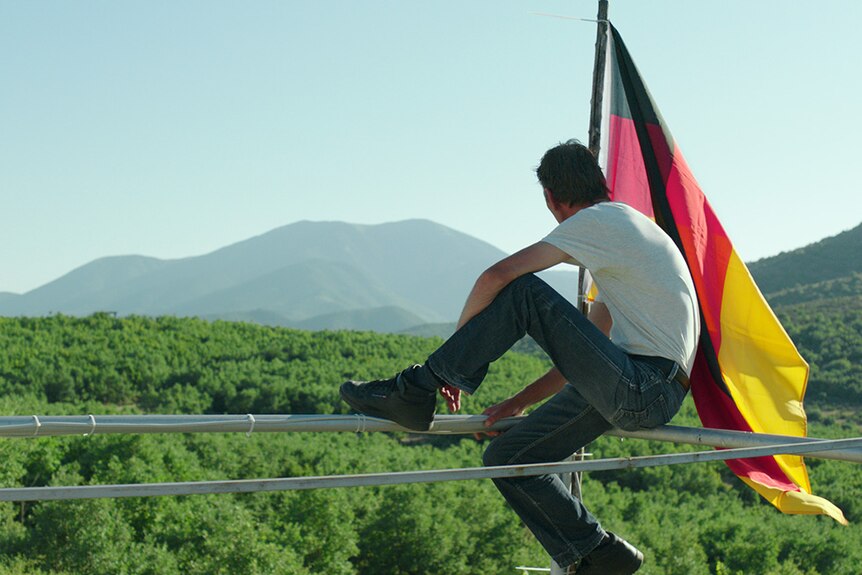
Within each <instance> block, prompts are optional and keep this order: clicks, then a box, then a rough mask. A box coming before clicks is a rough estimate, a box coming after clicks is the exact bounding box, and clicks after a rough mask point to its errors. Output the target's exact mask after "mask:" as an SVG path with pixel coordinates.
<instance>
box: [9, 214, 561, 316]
mask: <svg viewBox="0 0 862 575" xmlns="http://www.w3.org/2000/svg"><path fill="white" fill-rule="evenodd" d="M504 256H505V254H504V253H503V252H502V251H500V250H499V249H497V248H495V247H494V246H492V245H490V244H488V243H485V242H483V241H481V240H478V239H476V238H473V237H471V236H468V235H466V234H463V233H460V232H457V231H455V230H452V229H450V228H447V227H445V226H442V225H439V224H435V223H433V222H430V221H427V220H408V221H402V222H395V223H388V224H381V225H356V224H348V223H343V222H309V221H302V222H297V223H295V224H290V225H287V226H283V227H280V228H276V229H274V230H272V231H270V232H267V233H265V234H262V235H260V236H256V237H253V238H249V239H247V240H244V241H241V242H238V243H235V244H232V245H229V246H226V247H224V248H221V249H218V250H216V251H214V252H211V253H208V254H204V255H201V256H196V257H189V258H182V259H176V260H160V259H156V258H151V257H144V256H112V257H106V258H101V259H98V260H95V261H93V262H90V263H88V264H86V265H84V266H81V267H79V268H77V269H75V270H73V271H71V272H69V273H68V274H66V275H64V276H62V277H60V278H58V279H56V280H54V281H52V282H50V283H48V284H46V285H44V286H41V287H39V288H37V289H34V290H32V291H30V292H28V293H25V294H22V295H18V294H3V295H2V297H0V315H7V316H9V315H45V314H50V313H65V314H70V315H86V314H90V313H93V312H96V311H110V312H115V313H117V314H120V315H129V314H140V315H177V316H199V317H205V318H209V319H233V320H236V319H242V320H247V321H255V322H257V323H265V324H270V325H285V326H292V327H302V328H308V329H311V328H314V329H326V328H337V327H344V328H355V329H375V330H380V331H400V330H403V329H406V328H409V327H411V326H414V325H417V324H423V323H429V322H450V321H454V320H455V319H456V318H457V317H458V314H459V313H460V311H461V306H462V305H463V302H464V300H465V298H466V296H467V293H468V292H469V290H470V288H471V287H472V284H473V281H475V279H476V277H477V276H478V274H479V273H480V272H481V271H482V270H484V269H485V268H487V267H488V266H489V265H490V264H492V263H493V262H495V261H497V260H499V259H500V258H502V257H504ZM546 277H547V278H548V281H549V282H550V283H552V285H555V286H557V287H559V286H561V285H562V286H563V287H564V289H563V291H564V292H567V293H569V294H571V292H572V290H573V289H574V288H575V283H576V282H575V281H574V280H572V279H571V278H573V277H575V276H574V274H570V273H564V272H550V273H548V274H547V276H546ZM384 328H385V329H384Z"/></svg>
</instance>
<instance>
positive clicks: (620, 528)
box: [0, 311, 862, 575]
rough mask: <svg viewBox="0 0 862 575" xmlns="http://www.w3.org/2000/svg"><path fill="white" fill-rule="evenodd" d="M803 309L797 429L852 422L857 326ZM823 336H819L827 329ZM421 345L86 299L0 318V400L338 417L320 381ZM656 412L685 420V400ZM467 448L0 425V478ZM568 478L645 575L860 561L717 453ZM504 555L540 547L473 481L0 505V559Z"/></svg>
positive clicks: (475, 405) (283, 561) (453, 455)
mask: <svg viewBox="0 0 862 575" xmlns="http://www.w3.org/2000/svg"><path fill="white" fill-rule="evenodd" d="M821 313H826V312H820V311H818V312H816V313H813V314H812V315H811V317H808V316H806V315H804V314H795V315H794V316H793V318H792V321H789V322H788V326H789V327H788V329H791V330H792V331H794V332H795V334H799V335H800V336H801V337H800V341H801V343H800V346H801V347H802V348H803V349H804V350H808V349H810V350H811V352H813V353H814V354H817V355H816V360H813V363H814V368H815V369H814V370H813V372H812V384H811V392H812V394H813V395H812V397H813V398H814V399H815V401H819V400H818V399H817V398H820V397H821V396H822V398H823V401H822V402H821V403H820V404H819V406H818V405H816V404H815V405H813V406H812V403H811V402H809V403H808V404H807V407H808V408H809V410H812V408H813V409H814V411H815V412H817V413H818V416H817V417H816V418H812V429H811V435H819V436H848V435H858V432H859V421H858V419H855V418H854V416H853V412H852V411H851V410H850V409H849V407H852V405H858V403H857V404H853V403H852V401H853V398H854V397H856V396H855V395H852V393H854V392H848V393H850V395H844V396H841V397H842V401H844V410H843V411H840V412H839V411H836V409H837V408H836V407H835V406H834V405H833V404H831V403H829V402H828V401H826V400H828V399H830V397H831V394H832V393H833V392H835V391H834V390H838V391H840V392H842V393H843V392H844V391H846V388H847V387H848V386H847V385H845V384H846V383H847V382H844V383H842V380H841V377H843V376H842V374H845V375H847V374H850V373H853V372H852V370H853V369H855V368H854V366H855V365H858V363H859V362H858V361H856V360H850V359H848V361H849V362H850V367H849V368H847V369H844V368H845V367H847V366H844V364H843V363H841V362H840V360H841V359H842V358H852V357H855V356H854V355H853V353H858V349H857V348H858V343H859V340H860V339H862V330H860V325H862V322H860V321H859V316H858V315H855V316H854V315H852V314H851V315H850V316H847V317H843V316H842V317H843V319H840V321H839V320H838V319H836V320H834V322H832V323H827V322H826V320H824V319H823V318H822V317H820V315H818V314H821ZM830 317H832V316H830ZM829 321H832V320H829ZM824 325H825V326H827V327H825V328H824V327H823V326H824ZM824 329H825V330H826V331H823V330H824ZM839 330H841V331H840V337H839V338H838V340H836V339H835V338H834V337H832V336H830V335H829V334H830V333H834V332H836V331H839ZM821 331H823V332H822V333H821ZM854 334H855V335H854ZM854 342H855V343H854ZM437 343H439V340H434V339H425V338H415V337H406V336H392V335H379V334H369V333H355V332H320V333H309V332H300V331H291V330H284V329H274V328H266V327H261V326H254V325H246V324H234V323H227V322H215V323H208V322H204V321H199V320H193V319H176V318H157V319H151V318H141V317H131V318H122V319H120V318H115V317H112V316H110V315H105V314H97V315H95V316H91V317H87V318H80V319H75V318H69V317H63V316H56V317H50V318H40V319H27V318H22V319H0V413H3V414H7V415H12V414H15V415H29V414H33V413H38V414H43V413H45V414H73V413H144V412H161V413H223V412H229V413H249V412H253V413H344V412H346V409H345V406H344V405H342V404H341V402H339V401H338V398H337V386H338V383H340V382H341V381H342V380H343V379H344V378H345V377H353V376H358V377H365V376H380V375H383V374H388V373H394V372H395V371H396V370H398V369H400V368H401V367H403V366H404V365H406V364H408V363H410V362H413V361H421V360H422V359H424V357H425V356H426V355H427V354H428V353H429V352H430V351H431V350H433V349H434V347H435V346H436V345H437ZM806 346H811V347H810V348H809V347H806ZM854 346H855V347H854ZM854 350H856V351H854ZM848 354H849V355H848ZM809 359H811V358H809ZM835 362H838V363H835ZM833 364H834V365H833ZM828 365H833V366H832V367H829V368H827V366H828ZM546 366H547V364H546V363H545V360H543V359H542V358H540V357H534V356H526V355H515V354H512V355H508V356H506V357H504V358H503V359H502V360H501V361H499V362H497V364H495V365H494V366H492V370H491V372H490V375H489V379H488V381H487V382H486V384H485V386H483V388H482V389H481V390H480V391H479V393H478V394H477V395H476V396H473V397H469V398H466V399H465V409H466V411H467V412H473V413H475V412H479V411H481V409H482V408H483V407H484V406H486V405H489V404H491V403H493V402H495V401H498V400H499V399H502V398H503V397H505V396H506V395H508V394H510V393H512V392H513V391H514V390H516V389H517V388H519V386H521V385H523V383H524V382H526V381H529V380H531V379H532V378H534V377H536V376H537V375H539V374H540V373H542V372H543V370H544V369H545V368H546ZM842 366H843V367H842ZM848 369H849V370H850V371H848ZM815 373H816V374H821V375H822V374H827V373H831V374H833V376H830V377H833V379H829V378H827V377H825V376H824V377H820V375H818V377H819V379H817V378H815V377H814V375H815ZM836 378H837V379H836ZM857 381H858V378H857ZM824 389H825V390H824ZM821 391H822V393H821ZM441 407H442V404H441ZM675 423H680V424H685V425H695V424H696V415H695V413H694V410H693V407H692V405H691V404H690V402H689V403H687V404H686V405H685V407H684V409H683V412H682V413H680V414H679V415H678V417H677V419H676V420H675ZM417 437H418V438H420V439H418V440H417ZM482 448H483V446H482V445H481V444H480V443H477V442H476V441H474V440H472V439H466V438H465V439H453V438H421V436H403V435H399V434H253V435H252V436H251V437H249V438H247V437H245V436H244V435H243V434H236V435H230V434H200V435H192V434H187V435H129V436H99V435H96V436H93V437H86V438H81V437H65V438H41V439H35V440H34V439H3V440H0V485H2V486H15V485H49V484H54V485H79V484H104V483H136V482H156V481H196V480H206V479H225V478H254V477H285V476H300V475H323V474H339V473H363V472H379V471H398V470H415V469H432V468H446V467H469V466H476V465H479V464H480V461H481V451H482ZM690 449H693V448H691V447H685V446H674V445H671V444H664V443H657V442H640V441H632V440H621V439H618V438H611V437H606V438H602V439H600V440H599V441H597V442H596V443H595V444H594V445H593V446H592V447H591V451H592V452H593V454H594V456H595V457H614V456H620V455H638V454H646V453H660V452H670V451H680V450H690ZM809 466H810V472H811V476H812V481H813V483H814V487H815V490H816V492H817V493H818V494H820V495H823V496H825V497H828V498H831V499H832V500H833V501H834V502H835V503H836V504H838V505H839V506H842V507H843V509H844V511H845V513H846V514H847V516H848V519H850V521H851V522H858V521H859V520H862V506H860V504H859V503H857V500H858V499H859V497H860V496H862V474H860V473H859V472H858V467H856V466H854V465H852V464H842V463H837V462H826V461H814V460H812V461H810V462H809ZM585 493H586V500H587V502H588V504H589V505H590V507H591V508H593V509H594V510H595V511H596V512H597V514H598V515H599V516H600V517H601V518H602V520H603V522H604V524H605V526H606V527H607V528H609V529H612V530H614V531H617V532H620V533H621V534H623V535H625V536H626V537H627V538H630V539H631V540H633V541H635V542H637V543H638V544H639V546H641V547H642V548H644V550H645V551H646V552H647V553H648V563H647V565H646V566H645V567H644V569H643V572H644V573H647V574H673V575H692V574H701V573H702V574H723V575H730V574H733V575H736V574H774V575H778V574H781V575H812V574H816V573H824V574H825V573H829V574H847V575H851V574H852V575H855V574H856V573H858V566H859V565H860V564H862V544H860V543H862V537H860V535H859V533H858V530H857V529H856V528H854V527H851V528H849V529H848V528H842V527H840V526H838V525H836V524H835V523H834V522H832V521H831V520H829V519H825V518H822V517H801V516H784V515H781V514H780V513H778V512H777V511H775V510H774V509H773V508H772V507H771V506H770V505H768V504H766V503H764V502H762V501H760V499H759V498H758V497H757V496H756V495H755V494H753V492H751V491H750V490H749V489H748V488H746V487H744V486H742V484H741V483H740V482H739V481H738V480H737V479H736V478H734V477H733V476H732V474H730V473H729V472H728V471H727V469H726V468H725V467H724V466H723V465H721V464H701V465H687V466H678V467H673V468H671V467H664V468H654V469H646V470H637V471H628V472H605V473H595V474H592V475H590V476H589V477H588V478H587V481H586V484H585ZM519 564H528V565H537V566H542V565H546V564H547V558H546V557H545V555H544V553H543V552H542V550H541V548H540V547H539V546H538V545H537V544H536V543H535V541H533V539H532V538H531V537H530V536H529V534H528V533H527V532H526V531H525V530H524V529H523V528H522V527H521V526H520V525H519V524H518V521H517V519H516V517H515V516H514V514H513V513H512V512H511V511H510V510H509V509H507V507H506V505H505V503H504V502H503V500H502V498H500V497H499V495H498V494H497V492H496V490H495V489H494V487H493V485H492V484H491V483H490V482H488V481H473V482H457V483H441V484H430V485H409V486H393V487H381V488H360V489H349V490H347V489H339V490H320V491H304V492H286V493H267V494H250V495H213V496H190V497H156V498H127V499H109V500H99V501H75V502H41V503H27V504H23V505H22V504H11V503H3V504H0V575H4V574H13V573H15V574H28V575H37V574H39V575H41V574H47V573H61V574H62V573H67V574H72V573H93V574H99V573H105V574H107V573H111V574H121V573H128V574H132V573H135V574H137V573H141V574H148V573H152V574H156V573H158V574H170V573H192V574H194V573H201V574H204V573H249V574H253V573H297V574H311V573H327V574H330V573H335V574H344V575H350V574H355V573H362V574H366V573H367V574H375V575H377V574H380V575H385V574H403V575H406V574H420V573H440V574H442V573H445V574H447V575H457V574H474V573H475V574H478V573H513V572H514V569H513V567H514V566H515V565H519Z"/></svg>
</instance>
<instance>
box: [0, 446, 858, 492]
mask: <svg viewBox="0 0 862 575" xmlns="http://www.w3.org/2000/svg"><path fill="white" fill-rule="evenodd" d="M840 448H857V449H858V448H862V438H854V439H838V440H828V441H818V442H815V443H814V444H811V443H802V444H800V443H791V444H782V445H769V446H765V447H749V448H741V449H726V450H722V451H700V452H694V453H668V454H662V455H647V456H642V457H622V458H614V459H599V460H593V461H575V462H568V461H566V462H559V463H537V464H530V465H505V466H499V467H471V468H465V469H437V470H430V471H402V472H394V473H369V474H362V475H335V476H332V475H330V476H322V477H287V478H279V479H240V480H228V481H200V482H187V483H146V484H132V485H82V486H72V487H21V488H8V489H0V501H47V500H59V499H99V498H109V497H111V498H113V497H146V496H160V495H203V494H212V493H258V492H269V491H295V490H306V489H321V488H335V487H369V486H380V485H400V484H408V483H435V482H441V481H462V480H467V479H490V478H495V477H509V478H517V477H528V476H534V475H547V474H552V473H562V472H570V473H571V472H575V471H584V472H590V471H609V470H619V469H639V468H643V467H657V466H665V465H676V464H682V463H696V462H708V461H726V460H728V459H743V458H749V457H761V456H765V455H777V454H784V455H792V454H802V453H808V452H811V451H815V450H821V451H828V450H831V449H840Z"/></svg>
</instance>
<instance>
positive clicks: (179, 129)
mask: <svg viewBox="0 0 862 575" xmlns="http://www.w3.org/2000/svg"><path fill="white" fill-rule="evenodd" d="M596 10H597V2H596V1H595V0H568V1H562V0H543V1H528V0H472V1H466V2H465V1H455V0H437V1H433V2H428V1H424V2H420V1H417V0H390V1H380V0H363V1H358V0H279V1H265V0H256V1H254V2H239V1H236V0H232V1H224V0H205V1H195V0H184V1H181V2H176V1H175V0H146V1H135V0H125V1H120V2H106V1H104V0H100V1H88V0H76V1H74V2H62V1H60V0H50V1H48V0H28V1H27V2H23V1H20V0H0V78H2V79H3V82H2V88H0V209H2V226H0V292H3V291H8V292H14V293H24V292H27V291H29V290H31V289H34V288H36V287H38V286H40V285H42V284H44V283H47V282H49V281H51V280H53V279H56V278H57V277H59V276H61V275H63V274H65V273H67V272H69V271H71V270H73V269H74V268H76V267H79V266H81V265H83V264H86V263H87V262H90V261H92V260H94V259H97V258H100V257H104V256H111V255H129V254H140V255H147V256H152V257H158V258H164V259H173V258H182V257H189V256H195V255H200V254H204V253H207V252H210V251H213V250H215V249H218V248H220V247H223V246H225V245H229V244H231V243H234V242H237V241H240V240H243V239H246V238H249V237H252V236H255V235H259V234H262V233H265V232H267V231H269V230H271V229H273V228H276V227H279V226H283V225H286V224H290V223H293V222H296V221H300V220H313V221H333V220H338V221H347V222H353V223H361V224H378V223H384V222H391V221H399V220H405V219H412V218H425V219H430V220H433V221H435V222H438V223H440V224H443V225H446V226H449V227H451V228H454V229H456V230H458V231H461V232H464V233H466V234H469V235H471V236H474V237H477V238H479V239H482V240H484V241H486V242H488V243H490V244H493V245H494V246H496V247H498V248H500V249H502V250H504V251H506V252H513V251H516V250H517V249H520V248H521V247H524V246H526V245H529V244H531V243H533V242H535V241H537V240H539V239H541V238H542V237H544V235H545V234H546V233H547V232H549V231H550V229H551V228H552V227H553V225H554V221H553V219H552V217H551V215H550V214H549V213H548V212H547V210H546V208H545V206H544V203H543V200H542V195H541V189H540V188H539V186H538V184H537V182H536V178H535V173H534V169H535V167H536V166H537V165H538V162H539V159H540V158H541V156H542V154H543V153H544V151H545V150H546V149H548V148H550V147H552V146H554V145H555V144H557V143H558V142H560V141H564V140H567V139H569V138H579V139H581V140H582V141H586V140H587V125H588V120H589V107H590V90H591V80H592V66H593V50H594V43H595V24H593V23H588V22H580V21H575V20H566V19H560V18H551V17H547V16H538V15H535V14H534V13H536V12H539V13H550V14H557V15H563V16H571V17H579V18H595V14H596ZM610 19H611V21H612V22H613V23H614V25H615V26H616V27H617V29H618V30H619V31H620V33H621V35H622V37H623V39H624V40H625V42H626V44H627V46H628V48H629V51H630V52H631V54H632V57H633V58H634V59H635V62H636V64H637V65H638V68H639V69H640V71H641V74H642V75H643V77H644V79H645V81H646V83H647V85H648V86H649V88H650V91H651V93H652V95H653V97H654V99H655V101H656V103H657V105H658V107H659V108H660V110H661V112H662V115H663V116H664V119H665V121H666V122H667V124H668V126H669V128H670V130H671V132H672V133H673V135H674V138H675V140H676V142H677V145H678V147H679V149H681V150H682V152H683V154H684V155H685V158H686V161H687V163H688V165H689V167H690V168H691V169H692V171H693V173H694V175H695V177H696V178H697V179H698V181H699V183H700V185H701V188H702V189H703V191H704V193H705V194H706V196H707V198H709V201H710V203H711V204H712V205H713V207H714V208H715V210H716V212H717V214H718V216H719V218H720V219H721V221H722V223H723V225H724V227H725V228H726V230H727V232H728V234H729V236H730V238H731V240H732V241H733V243H734V245H735V247H736V249H737V251H738V253H739V254H740V255H741V257H742V258H743V259H744V260H746V261H753V260H756V259H759V258H762V257H766V256H770V255H775V254H777V253H779V252H781V251H787V250H792V249H795V248H797V247H801V246H804V245H806V244H809V243H811V242H814V241H817V240H820V239H822V238H824V237H827V236H831V235H835V234H837V233H839V232H841V231H843V230H846V229H849V228H852V227H854V226H856V225H857V224H859V223H860V221H862V194H860V191H861V190H860V189H859V187H860V186H859V183H858V179H857V178H856V173H857V168H855V167H854V166H858V164H859V162H860V152H862V144H860V142H862V138H860V137H859V134H860V133H862V114H860V112H859V110H858V104H857V103H856V102H857V101H858V95H859V94H860V93H862V75H860V74H859V73H858V70H859V68H860V60H862V58H860V54H862V35H860V34H858V25H859V22H860V21H862V2H858V0H819V1H808V0H784V1H782V2H778V1H768V0H761V1H758V2H751V1H750V0H698V1H696V2H693V1H691V0H651V1H649V2H644V1H643V0H611V2H610Z"/></svg>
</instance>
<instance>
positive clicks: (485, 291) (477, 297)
mask: <svg viewBox="0 0 862 575" xmlns="http://www.w3.org/2000/svg"><path fill="white" fill-rule="evenodd" d="M570 257H571V256H569V254H567V253H566V252H564V251H563V250H561V249H560V248H557V247H555V246H552V245H551V244H549V243H546V242H536V243H535V244H533V245H531V246H528V247H526V248H524V249H522V250H521V251H519V252H517V253H514V254H512V255H510V256H509V257H507V258H504V259H502V260H500V261H499V262H497V263H495V264H494V265H492V266H491V267H489V268H488V269H487V270H485V271H484V272H482V275H480V276H479V279H477V280H476V283H475V284H474V285H473V289H472V290H470V295H469V296H467V303H465V304H464V309H463V311H462V312H461V317H460V318H459V319H458V325H457V327H456V329H461V327H463V325H464V324H465V323H467V322H468V321H470V320H471V319H473V317H474V316H475V315H476V314H478V313H479V312H480V311H482V310H483V309H485V308H486V307H488V305H489V304H490V303H491V302H492V301H494V298H495V297H497V294H498V293H500V291H501V290H502V289H503V288H504V287H506V286H507V285H509V283H510V282H512V281H513V280H515V279H517V278H519V277H521V276H522V275H525V274H528V273H532V272H537V271H541V270H544V269H548V268H549V267H551V266H555V265H557V264H559V263H562V262H565V261H568V260H569V259H570ZM440 395H442V396H443V398H444V399H445V400H446V404H447V405H448V406H449V411H452V412H455V411H458V410H459V409H461V390H459V389H457V388H454V387H452V386H450V385H444V386H443V387H442V388H441V389H440Z"/></svg>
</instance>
